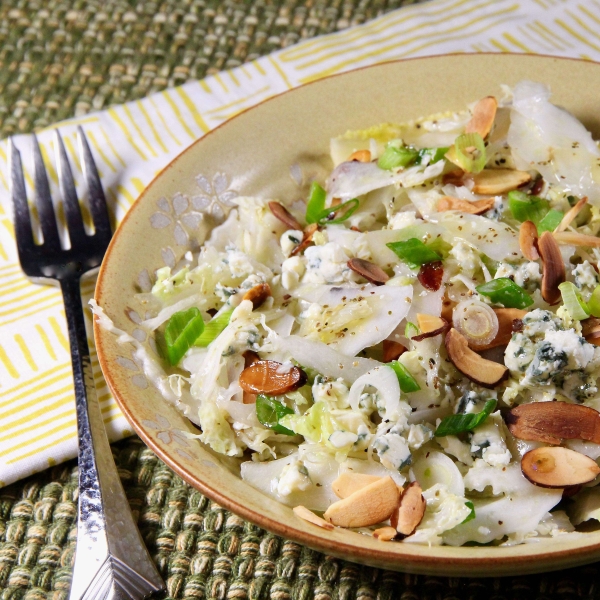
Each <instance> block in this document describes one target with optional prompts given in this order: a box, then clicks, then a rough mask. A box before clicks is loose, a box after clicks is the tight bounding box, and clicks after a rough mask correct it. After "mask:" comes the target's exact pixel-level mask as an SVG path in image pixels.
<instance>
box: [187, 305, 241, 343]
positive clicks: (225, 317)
mask: <svg viewBox="0 0 600 600" xmlns="http://www.w3.org/2000/svg"><path fill="white" fill-rule="evenodd" d="M231 313H233V310H228V311H226V312H224V313H221V314H220V315H219V316H218V317H215V318H214V319H211V320H210V321H209V322H208V323H206V324H205V325H204V331H203V332H202V334H201V335H200V336H199V337H198V339H197V340H196V341H195V342H194V346H200V348H206V346H208V345H209V344H210V343H211V342H212V341H213V340H215V339H216V338H217V336H218V335H219V334H220V333H221V331H223V329H225V327H227V325H229V319H231Z"/></svg>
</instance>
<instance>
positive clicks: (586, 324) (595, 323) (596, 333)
mask: <svg viewBox="0 0 600 600" xmlns="http://www.w3.org/2000/svg"><path fill="white" fill-rule="evenodd" d="M581 329H582V335H583V337H584V338H585V339H586V341H587V342H589V343H590V344H594V345H595V346H600V319H597V318H596V317H590V318H589V319H585V320H583V321H581Z"/></svg>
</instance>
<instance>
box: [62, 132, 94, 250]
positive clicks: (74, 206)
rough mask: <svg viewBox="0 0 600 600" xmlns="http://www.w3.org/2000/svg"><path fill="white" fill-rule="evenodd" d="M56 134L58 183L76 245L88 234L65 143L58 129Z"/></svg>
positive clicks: (70, 233)
mask: <svg viewBox="0 0 600 600" xmlns="http://www.w3.org/2000/svg"><path fill="white" fill-rule="evenodd" d="M55 134H56V138H55V139H56V146H57V148H58V183H59V185H60V192H61V195H62V199H63V202H64V206H65V216H66V218H67V228H68V230H69V239H70V240H71V247H74V246H76V245H77V244H80V243H83V242H85V239H86V237H87V235H86V233H85V229H84V228H83V218H82V217H81V209H80V207H79V200H77V191H76V190H75V181H74V180H73V173H72V172H71V166H70V165H69V161H68V159H67V152H66V150H65V145H64V144H63V141H62V138H61V137H60V133H59V132H58V130H56V132H55Z"/></svg>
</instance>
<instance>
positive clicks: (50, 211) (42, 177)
mask: <svg viewBox="0 0 600 600" xmlns="http://www.w3.org/2000/svg"><path fill="white" fill-rule="evenodd" d="M33 161H34V166H35V176H34V179H35V203H36V206H37V209H38V215H39V220H40V226H41V228H42V234H43V236H44V245H47V249H48V250H58V249H60V237H59V236H58V228H57V226H56V215H55V214H54V206H53V205H52V196H51V195H50V186H49V185H48V177H47V176H46V168H45V166H44V159H43V158H42V153H41V152H40V145H39V143H38V139H37V136H35V135H34V136H33Z"/></svg>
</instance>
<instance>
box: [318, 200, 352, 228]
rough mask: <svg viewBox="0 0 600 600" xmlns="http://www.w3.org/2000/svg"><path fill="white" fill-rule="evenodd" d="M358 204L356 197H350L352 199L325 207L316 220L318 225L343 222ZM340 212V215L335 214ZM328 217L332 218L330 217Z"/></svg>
mask: <svg viewBox="0 0 600 600" xmlns="http://www.w3.org/2000/svg"><path fill="white" fill-rule="evenodd" d="M358 205H359V201H358V198H352V200H348V201H346V202H344V203H343V204H338V205H337V206H332V207H331V208H326V209H325V210H324V211H323V212H322V213H321V215H320V216H319V218H318V219H317V221H316V222H317V223H318V224H319V225H337V224H338V223H343V222H344V221H345V220H346V219H349V218H350V217H351V216H352V215H353V214H354V211H355V210H356V209H357V208H358ZM340 213H342V214H341V216H339V217H338V216H336V215H339V214H340ZM329 217H332V218H331V219H330V218H329Z"/></svg>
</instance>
